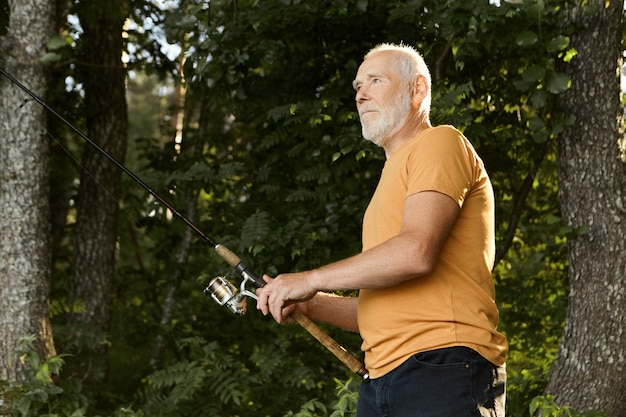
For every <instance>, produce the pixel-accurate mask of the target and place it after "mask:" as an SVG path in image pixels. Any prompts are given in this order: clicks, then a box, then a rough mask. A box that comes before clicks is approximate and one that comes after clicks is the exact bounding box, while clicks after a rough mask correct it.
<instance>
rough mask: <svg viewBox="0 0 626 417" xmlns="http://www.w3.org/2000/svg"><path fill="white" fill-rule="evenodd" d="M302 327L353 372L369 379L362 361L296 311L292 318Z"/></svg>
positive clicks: (291, 315)
mask: <svg viewBox="0 0 626 417" xmlns="http://www.w3.org/2000/svg"><path fill="white" fill-rule="evenodd" d="M289 317H291V318H293V319H294V320H295V322H296V323H298V324H299V325H300V326H302V327H304V329H305V330H306V331H307V332H309V333H310V334H311V336H313V337H314V338H316V339H317V340H318V341H319V342H320V343H321V344H322V345H324V346H325V347H326V349H328V350H329V351H330V352H331V353H332V354H333V355H335V356H336V357H337V359H339V360H340V361H341V362H343V364H344V365H345V366H347V367H348V369H350V370H351V371H353V372H354V373H356V374H357V375H359V376H361V377H362V378H363V379H369V373H368V371H367V369H365V367H364V366H363V364H362V363H361V361H359V360H358V359H357V358H355V357H354V356H352V354H350V353H349V352H348V351H347V350H346V349H345V348H344V347H343V346H341V345H340V344H339V343H337V342H336V341H335V339H333V338H332V337H330V336H329V335H328V334H327V333H326V332H325V331H324V330H322V329H320V327H319V326H318V325H317V324H315V323H314V322H313V320H311V319H310V318H308V317H307V316H305V315H304V313H302V312H301V311H300V310H297V309H296V310H294V311H293V312H292V313H291V314H290V316H289Z"/></svg>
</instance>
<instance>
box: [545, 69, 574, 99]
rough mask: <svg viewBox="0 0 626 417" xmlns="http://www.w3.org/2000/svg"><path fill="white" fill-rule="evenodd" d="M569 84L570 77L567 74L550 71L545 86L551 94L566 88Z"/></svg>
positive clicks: (558, 92)
mask: <svg viewBox="0 0 626 417" xmlns="http://www.w3.org/2000/svg"><path fill="white" fill-rule="evenodd" d="M569 86H570V79H569V77H568V76H567V74H563V73H561V72H552V73H550V74H548V77H547V80H546V87H547V89H548V91H549V92H550V93H552V94H560V93H562V92H564V91H565V90H567V89H568V88H569Z"/></svg>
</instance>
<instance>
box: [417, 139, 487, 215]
mask: <svg viewBox="0 0 626 417" xmlns="http://www.w3.org/2000/svg"><path fill="white" fill-rule="evenodd" d="M436 133H437V134H435V135H428V136H426V137H424V138H423V139H422V140H420V141H419V143H417V144H416V146H415V148H414V149H413V150H412V152H411V155H410V156H409V158H408V163H407V170H408V172H407V197H408V196H410V195H413V194H417V193H419V192H422V191H437V192H439V193H442V194H445V195H447V196H449V197H451V198H452V199H453V200H454V201H456V202H457V204H458V205H459V206H462V205H463V201H464V200H465V196H466V195H467V193H468V192H469V190H470V189H471V187H472V184H473V183H474V180H473V176H474V172H475V169H474V168H475V166H474V165H475V158H474V156H473V153H472V152H471V150H470V148H469V147H468V146H467V142H466V139H465V138H464V137H463V135H462V134H461V133H460V132H458V131H457V130H456V129H452V128H449V129H441V130H438V131H437V132H436Z"/></svg>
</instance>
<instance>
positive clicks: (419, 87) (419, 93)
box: [411, 74, 429, 103]
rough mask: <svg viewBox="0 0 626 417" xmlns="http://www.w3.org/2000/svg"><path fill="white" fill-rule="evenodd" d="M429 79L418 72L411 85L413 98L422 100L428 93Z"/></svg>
mask: <svg viewBox="0 0 626 417" xmlns="http://www.w3.org/2000/svg"><path fill="white" fill-rule="evenodd" d="M428 88H429V86H428V80H427V79H426V77H424V76H423V75H420V74H418V75H417V76H415V78H414V79H413V83H412V86H411V92H412V93H413V100H417V101H418V102H420V103H421V102H422V100H424V99H425V98H426V96H427V95H428Z"/></svg>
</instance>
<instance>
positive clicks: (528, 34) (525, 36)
mask: <svg viewBox="0 0 626 417" xmlns="http://www.w3.org/2000/svg"><path fill="white" fill-rule="evenodd" d="M538 40H539V37H538V36H537V34H536V33H535V32H533V31H530V30H525V31H523V32H522V33H520V34H519V35H517V36H516V37H515V43H516V44H517V45H519V46H531V45H534V44H536V43H537V41H538Z"/></svg>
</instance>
